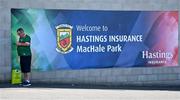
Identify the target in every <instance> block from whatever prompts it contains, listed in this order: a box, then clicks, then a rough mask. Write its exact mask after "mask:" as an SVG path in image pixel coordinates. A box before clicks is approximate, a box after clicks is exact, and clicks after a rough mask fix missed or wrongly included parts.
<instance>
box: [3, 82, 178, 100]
mask: <svg viewBox="0 0 180 100" xmlns="http://www.w3.org/2000/svg"><path fill="white" fill-rule="evenodd" d="M0 100H180V87H179V86H174V87H167V86H166V87H152V86H151V87H150V86H148V87H136V86H131V87H126V86H122V87H120V86H118V87H110V86H89V85H71V84H69V85H68V84H61V85H59V84H58V85H53V84H46V85H44V84H43V85H41V84H35V85H33V86H31V87H28V88H24V87H21V86H16V85H15V86H14V85H8V84H0Z"/></svg>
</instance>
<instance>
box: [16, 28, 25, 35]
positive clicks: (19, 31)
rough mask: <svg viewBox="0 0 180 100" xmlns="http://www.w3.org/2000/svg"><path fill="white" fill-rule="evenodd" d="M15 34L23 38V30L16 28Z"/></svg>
mask: <svg viewBox="0 0 180 100" xmlns="http://www.w3.org/2000/svg"><path fill="white" fill-rule="evenodd" d="M17 34H18V35H19V36H20V37H23V36H24V35H25V34H24V30H23V28H18V29H17Z"/></svg>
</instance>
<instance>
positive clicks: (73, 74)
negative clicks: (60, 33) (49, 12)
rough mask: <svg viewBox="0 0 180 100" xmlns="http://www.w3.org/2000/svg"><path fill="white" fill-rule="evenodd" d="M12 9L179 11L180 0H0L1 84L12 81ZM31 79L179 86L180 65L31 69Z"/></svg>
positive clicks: (75, 82) (95, 83) (82, 82)
mask: <svg viewBox="0 0 180 100" xmlns="http://www.w3.org/2000/svg"><path fill="white" fill-rule="evenodd" d="M11 8H45V9H71V10H73V9H74V10H77V9H80V10H82V9H83V10H122V11H123V10H126V11H127V10H147V11H148V10H155V11H157V10H165V11H168V10H178V11H179V10H180V4H179V0H158V1H157V0H148V1H147V0H99V1H97V0H86V1H85V0H69V1H67V0H51V2H44V0H36V2H34V0H28V1H27V0H0V12H1V13H0V83H1V82H10V80H11V68H12V66H11V43H10V42H11V34H10V32H11V18H10V17H11V16H10V14H11V12H10V9H11ZM32 81H33V82H46V83H49V82H50V83H72V84H93V85H179V83H180V67H179V66H177V67H148V68H147V67H143V66H142V67H138V68H108V69H83V70H58V71H48V72H36V71H33V72H32Z"/></svg>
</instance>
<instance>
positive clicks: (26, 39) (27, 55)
mask: <svg viewBox="0 0 180 100" xmlns="http://www.w3.org/2000/svg"><path fill="white" fill-rule="evenodd" d="M17 34H18V36H19V37H20V38H19V41H18V42H17V44H16V45H17V52H18V56H20V66H21V72H22V73H23V77H24V81H23V83H22V85H23V86H30V85H31V83H30V72H31V49H30V43H31V38H30V36H28V35H27V34H25V33H24V30H23V28H19V29H17Z"/></svg>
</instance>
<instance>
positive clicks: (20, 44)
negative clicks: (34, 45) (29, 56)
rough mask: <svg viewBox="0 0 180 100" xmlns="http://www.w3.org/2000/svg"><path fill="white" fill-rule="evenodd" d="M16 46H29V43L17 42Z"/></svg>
mask: <svg viewBox="0 0 180 100" xmlns="http://www.w3.org/2000/svg"><path fill="white" fill-rule="evenodd" d="M17 46H30V43H29V42H25V43H21V42H17Z"/></svg>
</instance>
